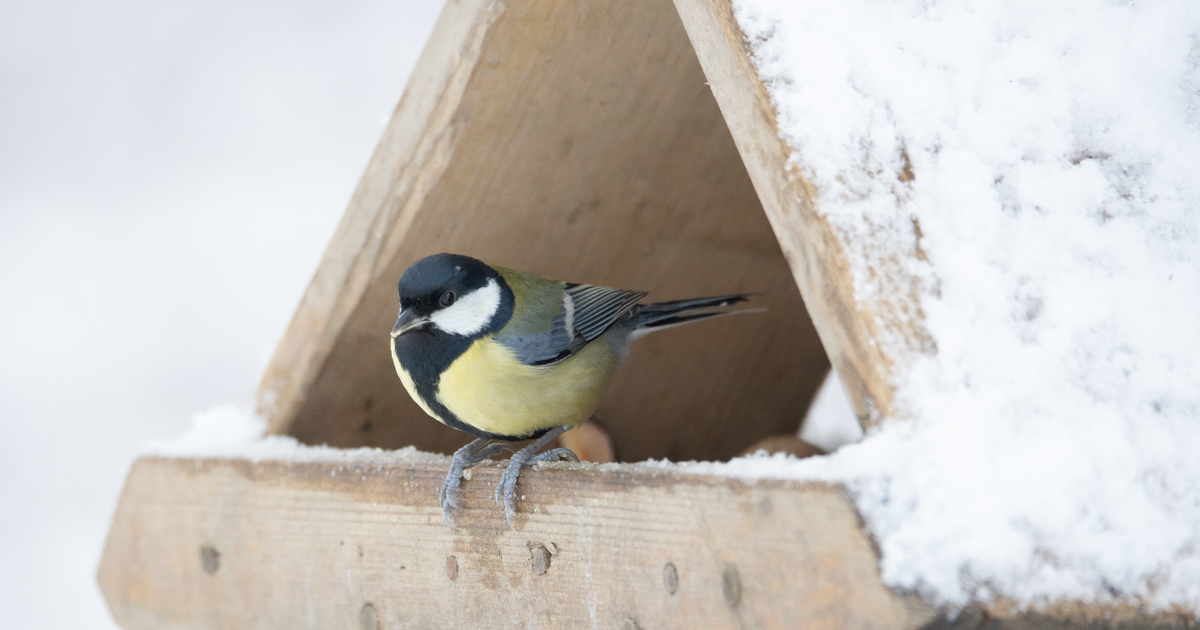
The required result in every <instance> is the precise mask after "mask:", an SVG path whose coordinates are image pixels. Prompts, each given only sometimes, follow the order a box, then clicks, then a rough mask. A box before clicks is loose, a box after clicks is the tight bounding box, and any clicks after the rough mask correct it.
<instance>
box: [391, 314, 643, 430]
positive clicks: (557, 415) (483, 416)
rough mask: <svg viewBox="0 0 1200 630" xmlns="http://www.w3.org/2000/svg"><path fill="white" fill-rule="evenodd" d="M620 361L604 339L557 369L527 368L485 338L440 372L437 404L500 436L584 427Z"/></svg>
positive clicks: (411, 389)
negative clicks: (438, 402)
mask: <svg viewBox="0 0 1200 630" xmlns="http://www.w3.org/2000/svg"><path fill="white" fill-rule="evenodd" d="M618 360H619V358H618V356H617V354H616V353H615V352H613V351H612V348H611V346H610V345H609V343H608V342H607V340H605V339H604V338H600V339H596V340H594V341H593V342H592V343H589V344H588V345H586V346H584V347H583V349H582V350H580V351H579V352H578V353H577V354H575V355H574V356H571V357H569V358H567V359H566V360H564V361H562V362H561V363H558V364H556V365H552V366H543V367H535V366H529V365H525V364H523V363H521V362H520V361H518V360H517V358H516V357H515V356H514V355H513V353H512V351H511V350H509V349H508V348H506V347H505V346H504V345H502V344H500V343H498V342H496V341H495V339H493V338H492V337H490V336H489V337H484V338H482V339H479V340H477V341H475V343H473V344H471V347H470V348H468V349H467V351H466V352H465V353H463V355H462V356H460V357H459V358H458V359H456V360H455V361H454V362H453V363H451V364H450V367H449V368H447V369H446V371H445V372H443V373H442V376H441V380H440V383H439V385H438V400H439V401H440V402H441V403H442V404H443V405H445V406H446V408H447V409H449V410H450V411H451V412H453V413H454V415H456V416H458V419H459V420H461V421H463V422H465V423H467V424H469V425H471V426H474V427H477V428H479V429H483V430H484V431H487V432H489V433H495V434H498V435H527V434H529V433H532V432H534V431H540V430H542V429H548V428H551V427H556V426H563V425H576V424H582V423H583V422H586V421H587V419H588V418H589V417H591V415H592V412H593V411H595V410H596V406H597V405H598V404H599V403H600V395H601V394H602V393H603V392H604V388H605V387H606V386H607V385H608V382H609V380H611V379H612V376H613V373H614V372H615V371H616V368H617V363H618ZM402 378H403V377H402ZM404 385H405V387H408V388H409V392H412V391H413V388H412V386H411V385H410V384H409V382H407V381H406V382H405V383H404ZM414 398H418V397H417V396H414ZM422 406H424V405H422ZM426 411H427V412H428V411H429V410H428V409H426ZM430 415H433V414H432V413H430Z"/></svg>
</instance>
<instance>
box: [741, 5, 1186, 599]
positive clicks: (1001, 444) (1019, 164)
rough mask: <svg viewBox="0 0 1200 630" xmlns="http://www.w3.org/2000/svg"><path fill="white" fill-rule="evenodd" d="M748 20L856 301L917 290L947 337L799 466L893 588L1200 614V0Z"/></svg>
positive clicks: (930, 327)
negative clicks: (823, 490) (874, 550)
mask: <svg viewBox="0 0 1200 630" xmlns="http://www.w3.org/2000/svg"><path fill="white" fill-rule="evenodd" d="M734 4H735V10H736V15H737V18H738V21H739V23H740V24H741V26H742V28H743V29H744V31H745V32H746V34H747V36H748V37H749V39H750V40H751V42H752V46H753V51H754V55H755V61H756V64H757V65H758V68H759V71H760V74H761V75H762V76H763V77H764V79H766V81H767V82H768V88H769V90H770V92H771V96H772V99H773V101H774V104H775V107H776V109H777V111H778V115H779V116H778V119H779V124H780V131H781V134H782V135H783V137H784V138H785V139H786V140H787V141H788V142H789V143H790V145H791V146H792V147H794V148H795V149H796V154H795V156H794V159H795V161H796V163H797V164H798V165H799V167H800V168H801V169H802V171H803V172H804V173H805V175H806V177H808V178H809V179H810V180H811V182H812V183H814V184H815V185H816V186H817V188H818V190H819V191H820V192H819V195H820V197H819V199H818V200H817V203H818V210H819V211H820V212H821V213H822V214H823V215H824V216H825V217H826V218H827V219H828V221H829V222H830V224H831V225H832V226H833V227H834V229H835V231H836V232H837V233H838V234H839V235H841V236H842V238H843V239H844V242H845V243H847V244H848V248H849V249H848V253H849V255H850V257H851V259H852V261H853V269H852V271H853V273H854V277H855V281H856V285H855V290H856V295H857V297H858V299H860V300H862V301H863V302H865V303H867V304H868V305H872V304H877V305H880V306H882V307H883V308H882V310H883V311H886V310H887V305H886V304H881V302H882V301H886V300H887V299H889V298H887V296H888V294H889V293H896V292H899V293H900V294H901V295H903V294H904V293H906V292H907V291H908V288H909V287H910V286H912V283H915V286H916V287H917V293H918V299H919V307H920V308H921V310H922V311H923V312H924V316H925V318H924V325H925V328H926V330H927V331H928V333H929V339H930V340H931V341H932V344H933V345H932V346H931V345H929V344H922V343H911V342H910V341H906V340H905V339H904V338H903V337H902V336H901V335H898V334H893V335H891V336H888V337H886V338H884V339H882V340H880V341H881V343H882V344H883V346H884V350H885V351H886V352H887V353H888V354H889V356H891V357H892V358H893V360H894V361H895V362H896V365H897V370H896V374H898V375H899V376H898V377H897V378H898V381H897V382H895V383H894V385H895V386H896V388H897V391H898V402H899V409H900V410H901V411H900V415H901V416H902V417H901V418H899V419H894V420H892V421H890V422H888V423H886V426H884V427H883V428H882V429H881V430H879V431H877V432H874V433H873V434H871V435H868V436H867V437H866V439H865V440H864V441H862V442H861V443H858V444H854V445H850V446H846V447H844V448H843V449H841V450H840V451H839V452H838V453H836V454H835V455H833V456H831V457H829V458H823V459H820V460H813V461H807V462H801V463H798V464H794V467H786V468H787V471H784V472H781V473H780V474H786V475H789V476H791V475H802V476H804V475H815V476H819V477H823V478H831V479H843V480H846V481H848V482H849V483H850V485H851V487H852V488H853V490H854V493H855V497H856V500H857V503H858V506H859V508H860V510H861V511H862V513H863V514H864V516H865V518H866V521H867V523H868V524H869V527H870V529H871V531H872V532H873V533H874V534H875V536H876V537H877V539H878V542H879V545H880V548H881V550H882V553H883V560H882V573H883V577H884V579H885V581H886V582H887V583H889V584H891V585H893V586H896V587H902V588H916V589H919V590H921V591H922V592H924V593H925V594H926V595H928V596H931V597H933V598H936V599H938V600H940V601H944V602H949V603H954V604H961V603H964V602H966V601H968V600H969V599H971V598H981V599H988V598H990V597H993V596H995V595H997V594H1004V595H1007V596H1009V597H1012V598H1015V599H1016V600H1018V601H1019V602H1023V603H1027V604H1038V603H1040V602H1044V601H1048V600H1054V599H1060V598H1075V599H1083V600H1090V601H1101V602H1102V601H1108V600H1110V599H1112V598H1113V597H1117V596H1124V597H1134V598H1138V599H1140V600H1142V601H1144V602H1146V603H1148V604H1149V605H1151V606H1153V607H1165V606H1167V605H1169V604H1171V603H1178V604H1183V605H1187V606H1190V607H1191V608H1192V609H1193V610H1200V69H1198V67H1197V64H1198V63H1200V3H1197V2H1195V1H1194V0H1164V1H1159V2H1105V1H1101V2H1075V1H1070V0H1066V1H1064V0H976V1H966V2H954V3H950V2H946V3H943V2H928V1H926V0H900V1H893V0H888V1H887V2H883V1H878V0H845V1H840V2H826V1H823V0H735V2H734ZM906 168H907V169H908V170H909V171H910V172H911V175H912V177H911V179H910V178H909V177H908V174H907V173H905V170H906ZM918 226H919V230H920V233H921V237H920V239H919V242H918V239H917V236H916V235H915V234H916V231H917V230H916V228H917V227H918ZM918 252H920V254H919V255H918ZM896 260H899V261H906V262H903V263H902V266H901V267H897V265H896V263H894V262H889V261H896ZM871 270H874V271H876V272H878V273H875V274H872V273H870V271H871ZM894 324H896V322H884V326H885V328H888V329H889V330H898V329H899V327H897V326H893V325H894ZM931 348H935V349H931Z"/></svg>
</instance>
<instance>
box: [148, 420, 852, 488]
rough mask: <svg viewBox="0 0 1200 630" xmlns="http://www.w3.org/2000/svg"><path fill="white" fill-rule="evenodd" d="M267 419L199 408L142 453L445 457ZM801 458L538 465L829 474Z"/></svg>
mask: <svg viewBox="0 0 1200 630" xmlns="http://www.w3.org/2000/svg"><path fill="white" fill-rule="evenodd" d="M266 430H267V422H266V420H264V419H263V418H261V417H259V416H258V415H256V414H254V413H253V412H251V411H249V410H247V409H244V408H242V407H237V406H234V405H224V406H220V407H215V408H213V409H209V410H207V411H202V412H199V413H197V414H196V415H195V418H194V419H193V426H192V428H191V429H189V430H188V432H187V433H185V434H184V435H183V436H181V437H179V438H178V439H175V440H165V441H156V442H151V443H149V444H147V445H146V446H145V447H144V448H143V449H142V452H141V454H142V455H143V456H147V457H170V458H177V459H210V458H211V459H244V460H248V461H251V462H255V463H257V462H261V461H280V462H328V463H338V464H342V463H344V464H351V463H362V462H370V463H380V462H392V461H404V462H420V463H425V462H444V463H446V464H447V465H448V464H449V461H450V458H448V457H446V456H444V455H439V454H435V453H426V452H424V451H419V450H417V449H415V448H413V447H411V446H409V447H406V448H402V449H397V450H385V449H379V448H354V449H341V448H335V447H332V446H310V445H307V444H302V443H301V442H300V441H299V440H297V439H296V438H294V437H291V436H286V435H266ZM804 462H805V460H800V459H796V458H795V457H792V456H788V455H784V454H777V455H767V454H766V453H765V452H760V453H758V454H753V455H749V456H746V457H739V458H737V459H734V460H732V461H729V462H671V461H668V460H665V459H664V460H653V459H651V460H647V461H644V462H638V463H636V464H592V463H583V464H567V463H554V464H539V466H543V465H545V466H570V467H577V468H584V469H593V470H600V471H625V472H628V471H629V470H630V469H631V467H632V468H633V469H636V470H638V471H642V472H655V473H673V474H682V475H712V476H717V477H728V478H731V479H739V480H742V481H746V482H754V481H757V480H761V479H780V480H794V481H812V480H820V479H821V478H822V477H825V478H830V477H829V475H822V474H820V473H819V472H814V471H816V470H817V467H811V466H809V467H805V466H804V465H803V463H804Z"/></svg>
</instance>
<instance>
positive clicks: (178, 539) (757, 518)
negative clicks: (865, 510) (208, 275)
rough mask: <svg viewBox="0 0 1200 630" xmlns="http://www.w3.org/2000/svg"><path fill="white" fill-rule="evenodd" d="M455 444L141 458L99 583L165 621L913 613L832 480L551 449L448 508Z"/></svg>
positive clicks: (796, 621) (775, 623) (139, 619)
mask: <svg viewBox="0 0 1200 630" xmlns="http://www.w3.org/2000/svg"><path fill="white" fill-rule="evenodd" d="M447 464H448V460H447V459H445V458H442V457H433V456H425V455H420V454H418V455H415V456H410V457H404V456H402V455H395V454H380V455H378V456H376V457H374V458H370V459H365V460H359V461H354V462H348V463H292V464H288V463H282V462H259V463H252V462H249V461H244V460H170V459H154V458H144V459H141V460H139V461H138V462H137V463H136V464H135V465H134V467H133V469H132V470H131V472H130V475H129V479H128V481H127V484H126V487H125V491H124V494H123V495H122V497H121V501H120V505H119V507H118V508H117V514H116V517H115V519H114V521H113V526H112V530H111V532H110V535H109V539H108V543H107V546H106V548H105V552H104V558H103V560H102V562H101V567H100V572H99V573H100V575H99V581H100V585H101V589H102V591H103V592H104V595H105V597H106V599H107V600H108V604H109V608H110V610H111V611H112V613H113V616H114V618H115V619H116V620H117V622H118V623H119V624H120V625H121V627H123V628H126V630H134V629H140V628H145V629H151V628H153V629H155V630H159V629H164V628H197V629H199V628H320V629H360V628H361V629H364V630H380V629H385V628H386V629H393V628H618V629H623V628H643V629H647V630H648V629H650V628H738V627H741V628H842V629H848V630H849V629H856V628H913V627H916V626H918V625H920V623H922V622H924V621H927V620H929V619H931V618H933V610H932V609H930V608H928V607H927V606H924V605H922V604H920V603H919V602H918V601H917V600H915V599H913V598H907V597H901V596H897V595H895V594H893V593H892V592H891V591H889V590H888V589H886V588H884V587H883V585H882V584H881V583H880V581H879V576H878V572H877V571H876V568H875V553H874V549H873V547H872V545H871V543H870V542H869V540H868V539H867V537H866V536H865V535H863V533H862V532H861V531H860V529H859V522H858V517H857V515H856V513H855V511H854V509H853V507H852V506H851V504H850V503H849V502H848V501H847V499H846V497H845V496H844V494H843V492H842V491H841V490H840V489H839V488H837V487H834V486H826V485H820V484H799V483H785V482H762V483H745V482H742V481H736V480H730V479H723V478H713V477H698V476H686V475H683V476H681V475H676V474H672V473H669V472H666V471H663V470H661V469H658V470H654V469H649V468H646V467H644V466H638V465H620V466H618V467H616V468H612V469H610V471H609V472H599V471H598V470H595V469H586V468H581V467H579V466H578V465H573V466H568V465H555V466H554V467H553V468H544V469H536V470H531V471H527V472H526V473H525V474H524V475H522V478H521V482H520V493H521V495H522V496H523V499H522V500H521V501H520V503H519V504H518V509H519V510H520V515H519V516H518V519H517V521H516V523H515V529H509V527H508V526H507V525H506V523H505V521H504V516H503V510H502V509H501V508H499V506H497V505H496V504H495V503H493V502H492V500H491V494H492V488H493V484H494V482H495V481H496V479H497V478H498V477H499V473H500V469H499V468H498V467H483V468H480V469H476V470H475V471H474V473H473V475H472V477H471V479H470V480H469V481H466V482H465V484H464V488H465V501H466V508H465V509H464V510H462V511H460V512H459V513H458V514H457V517H456V519H455V521H456V524H457V526H458V530H457V531H455V530H452V529H450V528H449V527H447V526H446V525H445V524H443V522H442V513H441V509H440V508H438V507H437V505H436V496H437V488H438V486H439V484H440V483H441V479H442V477H443V475H444V473H445V468H446V465H447Z"/></svg>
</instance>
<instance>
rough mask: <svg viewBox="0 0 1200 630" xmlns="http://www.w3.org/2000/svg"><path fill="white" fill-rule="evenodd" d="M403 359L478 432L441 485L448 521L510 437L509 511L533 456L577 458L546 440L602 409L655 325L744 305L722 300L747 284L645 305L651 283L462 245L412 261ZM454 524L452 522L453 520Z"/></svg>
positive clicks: (398, 335) (409, 373)
mask: <svg viewBox="0 0 1200 630" xmlns="http://www.w3.org/2000/svg"><path fill="white" fill-rule="evenodd" d="M397 289H398V291H399V294H400V317H399V318H398V319H397V320H396V325H395V326H394V327H392V335H391V349H392V361H393V362H394V363H395V365H396V373H397V374H399V375H400V381H401V382H403V383H404V388H405V389H407V390H408V393H409V395H410V396H412V398H413V400H415V401H416V402H417V404H418V405H420V406H421V408H422V409H424V410H425V413H427V414H429V415H430V416H432V417H433V418H434V419H435V420H437V421H438V422H441V423H442V424H445V425H448V426H451V427H454V428H455V429H458V430H460V431H465V432H467V433H470V434H471V435H473V436H475V437H476V439H475V440H474V441H473V442H471V443H470V444H467V445H466V446H464V447H462V448H461V449H459V450H458V451H457V452H455V453H454V459H453V462H452V463H451V465H450V471H449V473H448V474H447V475H446V480H445V482H444V483H443V484H442V488H441V491H440V492H439V494H438V502H439V504H440V505H441V506H442V512H443V516H444V517H445V520H446V524H447V525H451V523H450V510H451V508H457V507H459V503H458V498H457V492H458V487H459V484H460V483H461V479H462V475H463V471H464V470H465V469H466V468H467V467H469V466H472V465H474V464H476V463H478V462H480V461H482V460H484V459H487V458H488V457H490V456H492V455H495V454H496V453H497V452H499V451H500V450H501V449H508V450H512V448H511V447H509V446H508V445H507V444H506V442H511V441H517V440H530V439H532V440H533V442H532V443H530V444H529V445H528V446H526V447H525V448H523V449H521V450H519V451H516V452H515V453H514V454H513V456H512V459H511V460H510V461H509V464H508V468H507V469H506V470H505V472H504V474H503V475H502V476H501V480H500V483H499V484H497V486H496V495H495V498H496V502H497V503H501V504H503V505H504V511H505V515H506V516H507V517H508V520H509V522H510V523H511V522H512V517H513V516H514V515H515V514H516V508H515V505H514V498H513V495H514V493H515V490H516V484H517V477H518V475H519V474H520V472H521V467H522V466H529V465H532V464H534V463H536V462H539V461H547V460H552V459H560V458H561V459H572V460H575V461H578V458H577V457H575V454H574V453H572V452H571V451H569V450H567V449H565V448H556V449H552V450H550V451H547V452H544V453H540V454H539V453H538V451H539V450H540V449H541V448H542V447H543V446H545V445H546V444H549V443H550V442H551V441H552V440H554V438H556V437H558V436H559V435H561V434H562V433H563V432H565V431H567V430H568V429H570V428H572V427H574V426H576V425H579V424H582V423H583V422H585V421H587V419H588V418H589V417H591V415H592V412H593V411H595V409H596V406H597V405H598V404H599V402H600V395H601V393H602V392H603V391H604V389H605V387H606V386H607V385H608V383H609V381H610V380H611V379H612V377H613V374H614V373H615V372H616V369H617V365H618V364H619V363H620V362H621V360H622V359H623V358H624V357H625V356H627V354H628V350H629V344H630V343H632V342H633V341H634V340H635V339H637V338H638V337H640V336H642V335H643V334H645V333H647V332H651V331H654V330H660V329H663V328H669V327H671V326H677V325H679V324H685V323H688V322H694V321H698V320H701V319H706V318H709V317H713V316H716V315H722V314H728V313H731V312H739V311H713V310H711V309H716V308H720V307H725V306H728V305H731V304H735V303H737V302H743V301H745V300H746V296H745V295H722V296H719V297H708V298H698V299H693V300H679V301H675V302H660V303H657V304H639V303H638V302H639V301H640V300H641V299H642V298H643V297H645V296H646V293H644V292H641V291H623V290H620V289H610V288H608V287H600V286H594V285H588V284H571V283H566V282H558V281H555V280H545V279H543V278H539V277H537V276H535V275H532V274H528V273H523V272H520V271H513V270H511V269H504V268H501V267H493V266H490V265H488V264H486V263H484V262H481V261H479V260H476V259H474V258H469V257H467V256H460V255H457V254H436V255H433V256H429V257H427V258H422V259H421V260H418V261H417V262H415V263H413V264H412V265H411V266H410V267H409V268H408V269H407V270H405V272H404V274H403V275H402V276H401V277H400V282H399V284H398V286H397ZM451 527H453V525H451Z"/></svg>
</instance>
